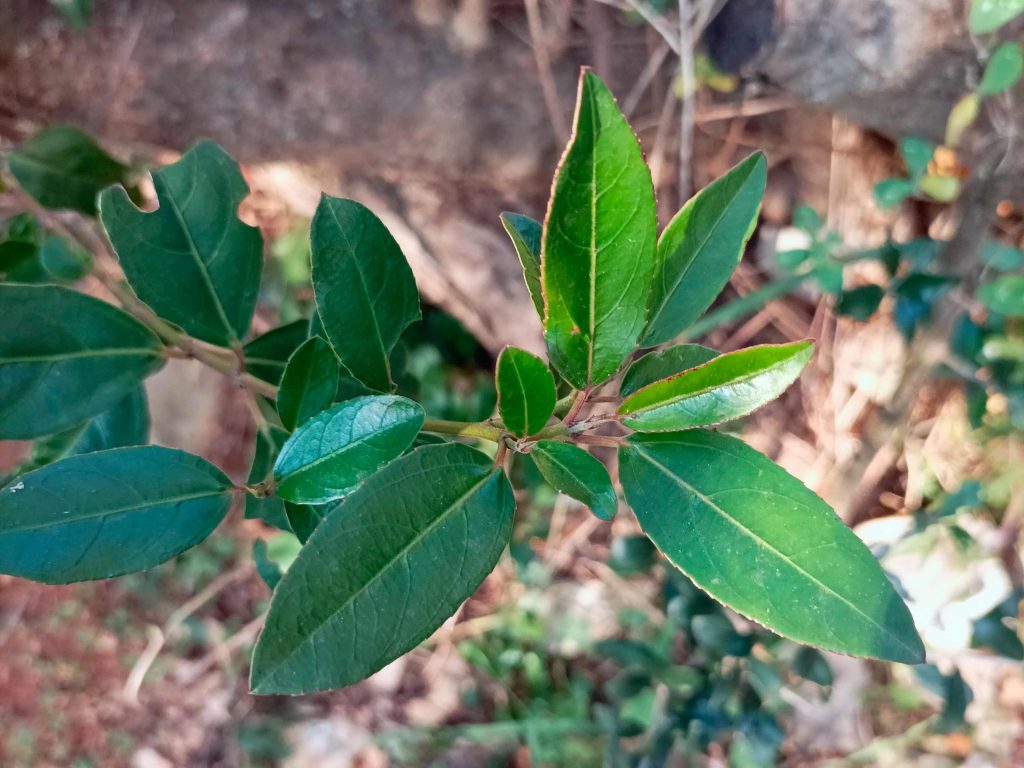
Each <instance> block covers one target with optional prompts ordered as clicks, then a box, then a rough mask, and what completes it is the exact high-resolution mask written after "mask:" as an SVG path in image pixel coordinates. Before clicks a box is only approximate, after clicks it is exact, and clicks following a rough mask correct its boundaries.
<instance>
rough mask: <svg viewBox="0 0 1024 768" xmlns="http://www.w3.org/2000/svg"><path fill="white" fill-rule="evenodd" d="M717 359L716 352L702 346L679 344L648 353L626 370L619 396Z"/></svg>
mask: <svg viewBox="0 0 1024 768" xmlns="http://www.w3.org/2000/svg"><path fill="white" fill-rule="evenodd" d="M716 357H718V353H717V352H716V351H715V350H713V349H710V348H709V347H703V346H701V345H700V344H677V345H676V346H674V347H669V348H668V349H664V350H662V351H660V352H648V353H647V354H646V355H644V356H643V357H641V358H640V359H639V360H637V361H635V362H634V363H633V364H632V365H631V366H629V368H628V369H627V370H626V373H625V375H624V376H623V377H622V384H620V385H619V394H620V395H622V396H623V397H625V396H626V395H631V394H633V393H634V392H636V391H638V390H640V389H643V388H644V387H646V386H647V385H648V384H653V383H654V382H656V381H660V380H661V379H667V378H668V377H669V376H675V375H676V374H677V373H682V372H683V371H688V370H689V369H690V368H696V367H697V366H698V365H703V364H704V363H706V362H707V361H708V360H712V359H714V358H716Z"/></svg>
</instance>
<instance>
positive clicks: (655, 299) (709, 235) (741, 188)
mask: <svg viewBox="0 0 1024 768" xmlns="http://www.w3.org/2000/svg"><path fill="white" fill-rule="evenodd" d="M767 177H768V164H767V162H766V161H765V159H764V155H763V154H761V153H760V152H757V153H755V154H753V155H751V156H750V157H748V158H747V159H746V160H744V161H743V162H741V163H740V164H739V165H737V166H736V167H735V168H733V169H732V170H730V171H729V172H728V173H727V174H725V175H724V176H722V177H721V178H720V179H717V180H716V181H714V182H713V183H712V184H710V185H708V186H707V187H706V188H705V189H703V190H701V191H700V192H698V193H697V194H696V195H695V196H694V197H693V198H692V199H691V200H690V201H689V202H688V203H687V204H686V205H684V206H683V208H682V210H680V211H679V213H677V214H676V215H675V217H673V219H672V221H670V222H669V225H668V226H667V227H665V231H664V232H662V234H661V238H660V239H659V240H658V264H659V267H658V270H657V272H656V274H655V276H654V282H653V284H652V287H651V298H650V306H651V314H650V321H649V322H648V325H647V333H646V335H645V336H644V344H645V345H646V346H653V345H655V344H661V343H662V342H666V341H669V340H671V339H673V338H675V337H676V336H678V335H679V334H680V333H682V332H683V331H685V330H686V329H687V328H688V327H689V326H690V325H691V324H692V323H693V322H694V321H695V320H696V319H697V318H699V317H700V316H701V315H702V314H704V311H705V310H706V309H707V308H708V307H710V306H711V302H713V301H714V300H715V297H716V296H718V294H719V293H721V292H722V288H724V287H725V284H726V283H727V282H728V281H729V276H730V275H732V273H733V270H735V269H736V265H737V264H739V261H740V258H741V257H742V256H743V250H744V248H746V245H747V240H748V239H750V235H751V234H753V232H754V226H755V225H756V224H757V214H758V211H760V210H761V197H762V196H763V195H764V186H765V182H766V180H767Z"/></svg>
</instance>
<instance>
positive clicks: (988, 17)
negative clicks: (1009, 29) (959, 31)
mask: <svg viewBox="0 0 1024 768" xmlns="http://www.w3.org/2000/svg"><path fill="white" fill-rule="evenodd" d="M1022 13H1024V0H971V13H970V17H969V18H968V27H969V28H970V30H971V33H972V34H975V35H986V34H988V33H989V32H995V31H996V30H997V29H999V28H1000V27H1001V26H1003V24H1005V23H1006V22H1008V21H1011V20H1013V19H1014V18H1016V17H1017V16H1019V15H1020V14H1022Z"/></svg>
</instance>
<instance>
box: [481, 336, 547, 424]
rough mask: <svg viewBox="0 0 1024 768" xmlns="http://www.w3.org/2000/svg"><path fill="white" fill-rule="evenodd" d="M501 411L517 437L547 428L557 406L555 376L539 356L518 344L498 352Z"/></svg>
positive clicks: (499, 411)
mask: <svg viewBox="0 0 1024 768" xmlns="http://www.w3.org/2000/svg"><path fill="white" fill-rule="evenodd" d="M494 381H495V384H496V385H497V388H498V413H499V414H500V415H501V420H502V421H503V422H504V424H505V429H507V430H508V431H509V432H511V433H512V434H513V435H515V436H516V437H526V436H527V435H535V434H537V433H538V432H540V431H541V430H542V429H544V426H545V425H546V424H547V423H548V419H550V418H551V414H552V413H553V412H554V410H555V400H556V396H555V380H554V378H553V377H552V376H551V371H549V370H548V367H547V365H545V364H544V361H543V360H541V359H540V358H539V357H536V356H534V355H531V354H530V353H529V352H526V351H525V350H522V349H518V348H516V347H505V348H504V349H503V350H502V351H501V354H500V355H498V366H497V370H496V371H495V376H494Z"/></svg>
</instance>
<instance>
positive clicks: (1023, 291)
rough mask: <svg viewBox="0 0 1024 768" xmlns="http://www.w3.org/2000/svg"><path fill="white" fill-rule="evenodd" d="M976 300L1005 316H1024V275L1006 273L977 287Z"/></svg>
mask: <svg viewBox="0 0 1024 768" xmlns="http://www.w3.org/2000/svg"><path fill="white" fill-rule="evenodd" d="M977 295H978V301H980V302H981V303H982V304H984V305H985V306H986V307H988V308H989V309H991V310H992V311H993V312H998V313H999V314H1000V315H1004V316H1005V317H1024V275H1006V276H1005V277H1000V278H999V279H998V280H993V281H992V282H991V283H986V284H985V285H982V286H981V287H979V288H978V294H977Z"/></svg>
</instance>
